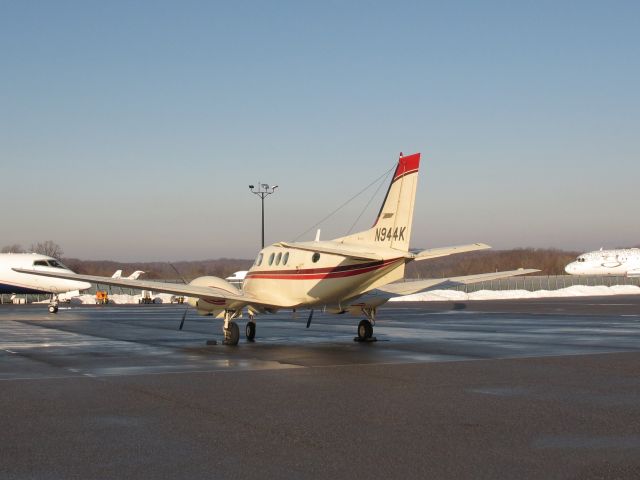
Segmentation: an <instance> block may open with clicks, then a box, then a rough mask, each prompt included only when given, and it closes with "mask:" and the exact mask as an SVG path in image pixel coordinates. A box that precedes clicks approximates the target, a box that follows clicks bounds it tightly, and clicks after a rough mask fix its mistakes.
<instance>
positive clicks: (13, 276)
mask: <svg viewBox="0 0 640 480" xmlns="http://www.w3.org/2000/svg"><path fill="white" fill-rule="evenodd" d="M18 269H21V270H23V271H22V272H18V271H17V270H18ZM35 272H41V273H51V274H53V277H52V278H44V277H42V276H39V275H33V274H32V273H35ZM58 273H62V274H64V273H66V274H71V275H74V273H73V272H72V271H71V270H69V268H67V267H66V266H64V265H63V264H62V263H61V262H60V261H59V260H56V259H55V258H52V257H48V256H46V255H40V254H37V253H0V293H15V294H41V293H46V294H50V295H51V301H50V302H49V312H50V313H56V312H57V311H58V303H59V298H58V295H59V294H63V293H68V292H76V291H77V292H78V294H79V293H80V290H86V289H88V288H90V287H91V284H90V283H87V282H86V281H83V280H79V279H75V278H74V279H63V278H57V276H56V274H58Z"/></svg>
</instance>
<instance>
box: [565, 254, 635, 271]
mask: <svg viewBox="0 0 640 480" xmlns="http://www.w3.org/2000/svg"><path fill="white" fill-rule="evenodd" d="M564 270H565V272H567V273H569V274H571V275H622V276H624V275H626V276H628V277H640V248H618V249H615V250H603V249H600V250H596V251H595V252H588V253H583V254H582V255H580V256H579V257H578V258H577V259H576V260H575V261H574V262H571V263H570V264H569V265H567V266H566V267H564Z"/></svg>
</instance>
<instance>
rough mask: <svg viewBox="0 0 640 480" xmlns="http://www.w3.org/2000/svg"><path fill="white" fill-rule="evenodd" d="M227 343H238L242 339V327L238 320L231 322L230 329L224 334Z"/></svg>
mask: <svg viewBox="0 0 640 480" xmlns="http://www.w3.org/2000/svg"><path fill="white" fill-rule="evenodd" d="M224 337H225V338H224V344H225V345H237V344H238V342H239V341H240V328H239V327H238V324H237V323H236V322H229V329H228V330H227V331H226V332H225V335H224Z"/></svg>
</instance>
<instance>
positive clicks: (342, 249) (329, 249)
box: [275, 242, 411, 260]
mask: <svg viewBox="0 0 640 480" xmlns="http://www.w3.org/2000/svg"><path fill="white" fill-rule="evenodd" d="M275 246H277V247H285V248H293V249H298V250H306V251H309V252H318V253H327V254H331V255H342V256H343V257H349V258H353V259H355V260H385V259H387V258H388V256H389V255H388V252H389V250H390V249H386V248H385V249H384V253H386V254H387V255H383V252H380V253H378V252H376V251H375V250H376V249H375V247H370V246H366V245H363V246H362V247H359V246H357V245H348V244H343V243H339V242H296V243H287V242H279V243H276V244H275ZM397 252H398V253H397V257H398V258H400V257H403V256H406V257H407V258H410V255H411V254H409V253H407V252H402V251H400V250H398V251H397Z"/></svg>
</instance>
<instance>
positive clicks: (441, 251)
mask: <svg viewBox="0 0 640 480" xmlns="http://www.w3.org/2000/svg"><path fill="white" fill-rule="evenodd" d="M487 248H491V247H490V246H489V245H487V244H486V243H472V244H471V245H458V246H455V247H440V248H431V249H429V250H422V251H421V252H418V253H416V254H415V257H414V260H428V259H430V258H438V257H446V256H447V255H455V254H457V253H465V252H473V251H476V250H486V249H487Z"/></svg>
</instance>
